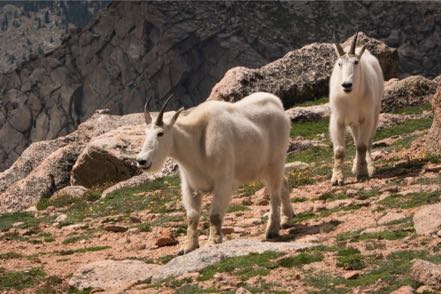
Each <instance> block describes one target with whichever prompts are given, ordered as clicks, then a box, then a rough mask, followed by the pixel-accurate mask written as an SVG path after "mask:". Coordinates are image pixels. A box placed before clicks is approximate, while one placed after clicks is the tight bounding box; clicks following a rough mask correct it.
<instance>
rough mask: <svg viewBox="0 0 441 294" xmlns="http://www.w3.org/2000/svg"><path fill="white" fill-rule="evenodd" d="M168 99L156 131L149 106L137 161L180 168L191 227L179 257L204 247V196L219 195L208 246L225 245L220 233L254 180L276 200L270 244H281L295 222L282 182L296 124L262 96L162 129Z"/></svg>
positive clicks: (210, 108)
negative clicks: (283, 230) (283, 229)
mask: <svg viewBox="0 0 441 294" xmlns="http://www.w3.org/2000/svg"><path fill="white" fill-rule="evenodd" d="M170 98H171V97H170ZM170 98H169V99H167V101H166V102H165V103H164V105H163V107H162V109H161V111H160V112H159V114H158V117H157V118H156V120H155V122H154V123H152V118H151V116H150V113H149V112H148V111H147V110H146V109H147V104H146V109H145V120H146V123H147V128H146V131H145V141H144V144H143V147H142V150H141V152H140V153H139V154H138V156H137V161H138V165H139V166H140V167H141V168H143V169H144V170H146V171H155V170H157V169H159V168H160V167H161V166H162V164H163V163H164V161H165V159H166V157H172V158H174V159H175V160H176V161H177V162H178V165H179V171H180V177H181V191H182V198H183V204H184V207H185V210H186V213H187V222H188V227H187V239H186V241H185V243H184V244H183V246H182V248H181V251H180V253H181V254H185V253H187V252H190V251H192V250H194V249H196V248H198V247H199V242H198V232H197V227H198V223H199V218H200V215H201V199H202V195H203V194H205V193H212V194H213V200H212V206H211V211H210V236H209V243H221V242H222V231H221V226H222V222H223V219H224V215H225V212H226V210H227V207H228V205H229V203H230V200H231V195H232V193H233V191H234V190H235V188H236V187H237V186H238V185H240V184H243V183H247V182H250V181H253V180H256V179H262V180H263V181H264V182H265V184H266V187H267V188H268V190H269V193H270V202H271V207H270V216H269V221H268V225H267V229H266V238H267V239H273V238H276V237H278V235H279V229H280V226H281V225H282V226H283V225H284V224H288V223H289V222H290V221H291V220H292V218H293V216H294V212H293V210H292V207H291V204H290V202H289V192H288V189H287V187H286V181H285V180H284V177H283V172H284V163H285V159H286V150H287V146H288V139H289V131H290V121H289V119H288V117H287V116H286V114H285V112H284V110H283V105H282V103H281V101H280V99H279V98H278V97H276V96H274V95H272V94H269V93H263V92H259V93H254V94H251V95H249V96H247V97H245V98H243V99H242V100H240V101H238V102H236V103H228V102H223V101H207V102H204V103H202V104H200V105H198V106H197V107H195V108H193V109H191V110H188V111H185V112H184V113H183V114H182V115H180V114H181V113H182V110H183V109H180V110H178V111H177V112H175V113H174V115H173V116H172V117H171V119H170V120H169V121H164V120H163V113H164V109H165V107H166V105H167V103H168V102H169V101H170ZM178 118H179V119H178ZM280 211H282V214H283V217H282V218H281V217H280Z"/></svg>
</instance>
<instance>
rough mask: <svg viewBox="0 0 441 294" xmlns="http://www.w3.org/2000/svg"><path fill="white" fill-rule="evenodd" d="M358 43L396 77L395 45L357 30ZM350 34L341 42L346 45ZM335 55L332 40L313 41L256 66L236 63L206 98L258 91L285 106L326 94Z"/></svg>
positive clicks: (388, 74)
mask: <svg viewBox="0 0 441 294" xmlns="http://www.w3.org/2000/svg"><path fill="white" fill-rule="evenodd" d="M358 38H359V39H358V40H359V41H358V43H359V44H360V45H362V44H365V43H368V49H369V50H371V52H372V53H373V54H374V55H375V56H377V57H378V59H379V61H380V64H381V66H382V68H383V72H384V74H385V76H386V77H388V78H390V77H395V76H396V69H397V66H398V55H397V52H396V50H395V49H393V48H389V47H388V46H386V45H385V44H384V43H382V42H380V41H378V40H375V39H372V38H369V37H367V36H366V35H365V34H363V33H360V34H359V37H358ZM350 41H351V38H349V39H348V40H347V41H346V43H345V44H343V46H348V45H349V44H350V43H349V42H350ZM335 59H336V56H335V52H334V49H333V45H332V44H331V43H313V44H310V45H306V46H304V47H303V48H301V49H297V50H294V51H291V52H289V53H288V54H286V55H285V56H284V57H282V58H280V59H278V60H276V61H274V62H272V63H269V64H267V65H265V66H263V67H261V68H258V69H249V68H246V67H236V68H233V69H230V70H229V71H227V73H226V74H225V76H224V78H223V79H222V80H221V81H220V82H218V83H217V84H216V85H215V86H214V87H213V89H212V91H211V94H210V96H209V97H208V99H207V100H226V101H237V100H240V99H242V98H243V97H245V96H247V95H249V94H251V93H253V92H258V91H264V92H269V93H273V94H275V95H277V96H278V97H279V98H280V99H281V100H282V101H283V104H284V105H285V107H290V106H292V105H294V104H295V103H299V102H303V101H307V100H313V99H316V98H317V97H323V96H326V95H327V94H328V92H329V89H328V88H329V77H330V75H331V72H332V68H333V66H334V62H335Z"/></svg>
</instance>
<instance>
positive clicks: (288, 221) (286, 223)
mask: <svg viewBox="0 0 441 294" xmlns="http://www.w3.org/2000/svg"><path fill="white" fill-rule="evenodd" d="M292 226H293V223H292V217H287V216H282V221H281V222H280V227H281V228H282V229H289V228H291V227H292Z"/></svg>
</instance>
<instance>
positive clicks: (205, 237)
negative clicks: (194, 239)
mask: <svg viewBox="0 0 441 294" xmlns="http://www.w3.org/2000/svg"><path fill="white" fill-rule="evenodd" d="M199 240H202V241H204V240H208V236H207V235H200V236H199Z"/></svg>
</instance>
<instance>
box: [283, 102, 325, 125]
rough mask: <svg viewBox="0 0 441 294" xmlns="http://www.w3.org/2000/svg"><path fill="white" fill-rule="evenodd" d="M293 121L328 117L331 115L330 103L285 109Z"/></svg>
mask: <svg viewBox="0 0 441 294" xmlns="http://www.w3.org/2000/svg"><path fill="white" fill-rule="evenodd" d="M285 113H286V114H287V115H288V117H289V118H290V119H291V121H292V122H296V121H316V120H321V119H324V118H328V117H329V116H330V115H331V108H330V107H329V103H326V104H322V105H314V106H307V107H293V108H290V109H288V110H287V111H285Z"/></svg>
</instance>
